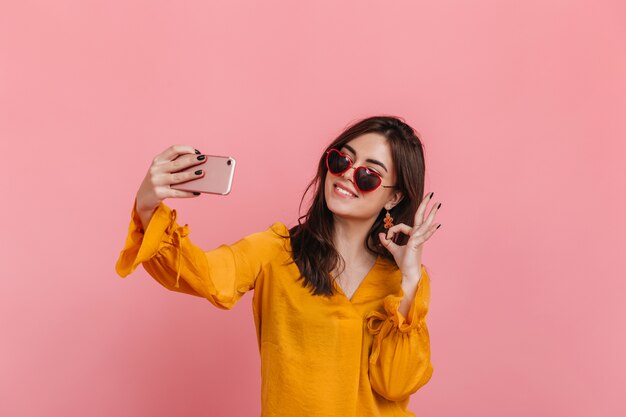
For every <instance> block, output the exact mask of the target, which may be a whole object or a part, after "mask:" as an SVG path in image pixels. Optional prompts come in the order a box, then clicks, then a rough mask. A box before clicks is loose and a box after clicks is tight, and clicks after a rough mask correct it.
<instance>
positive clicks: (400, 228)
mask: <svg viewBox="0 0 626 417" xmlns="http://www.w3.org/2000/svg"><path fill="white" fill-rule="evenodd" d="M411 230H412V229H411V226H409V225H407V224H404V223H398V224H395V225H393V226H391V227H390V228H389V229H387V234H386V236H387V239H393V237H394V236H395V235H396V234H398V233H400V232H402V233H404V234H407V235H408V234H410V233H411Z"/></svg>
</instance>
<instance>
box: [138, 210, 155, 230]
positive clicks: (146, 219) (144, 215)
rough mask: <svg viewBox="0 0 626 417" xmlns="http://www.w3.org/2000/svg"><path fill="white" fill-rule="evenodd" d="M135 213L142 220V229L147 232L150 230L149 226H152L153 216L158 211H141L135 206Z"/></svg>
mask: <svg viewBox="0 0 626 417" xmlns="http://www.w3.org/2000/svg"><path fill="white" fill-rule="evenodd" d="M135 211H136V212H137V215H138V216H139V219H140V220H141V228H142V230H143V231H144V232H145V231H146V229H148V225H149V224H150V220H151V219H152V215H153V214H154V212H155V211H156V207H155V208H152V209H150V210H145V209H139V207H138V206H135Z"/></svg>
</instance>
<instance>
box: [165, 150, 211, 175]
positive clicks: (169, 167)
mask: <svg viewBox="0 0 626 417" xmlns="http://www.w3.org/2000/svg"><path fill="white" fill-rule="evenodd" d="M206 161H207V158H206V155H196V154H193V155H189V154H185V155H182V156H181V157H180V158H178V159H175V160H174V161H169V162H165V163H162V164H161V165H157V168H156V169H158V170H159V171H163V172H167V173H174V172H180V171H184V170H186V169H187V168H190V167H192V166H195V165H200V164H204V163H205V162H206ZM194 171H196V170H194Z"/></svg>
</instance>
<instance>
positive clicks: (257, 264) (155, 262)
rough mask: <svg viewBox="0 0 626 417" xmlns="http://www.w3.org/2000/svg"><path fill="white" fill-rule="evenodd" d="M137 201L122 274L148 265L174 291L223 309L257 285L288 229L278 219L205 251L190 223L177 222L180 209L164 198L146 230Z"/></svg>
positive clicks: (119, 271)
mask: <svg viewBox="0 0 626 417" xmlns="http://www.w3.org/2000/svg"><path fill="white" fill-rule="evenodd" d="M135 205H136V200H135V203H133V208H132V211H131V216H130V217H131V219H130V224H129V227H128V234H127V237H126V244H125V245H124V249H123V250H122V251H121V253H120V255H119V258H118V260H117V264H116V266H115V270H116V272H117V274H118V275H120V276H121V277H122V278H124V277H126V276H128V275H129V274H130V273H132V272H133V271H134V270H135V269H136V268H137V266H138V265H139V264H142V265H143V267H144V269H145V270H146V272H148V274H150V275H151V276H152V277H153V278H154V279H155V280H156V281H157V282H158V283H159V284H161V285H162V286H164V287H165V288H167V289H168V290H171V291H177V292H181V293H186V294H190V295H195V296H198V297H203V298H206V299H208V300H209V301H210V302H211V303H212V304H213V305H215V306H216V307H218V308H221V309H231V308H232V307H233V306H234V305H235V303H236V302H237V301H238V300H239V299H240V298H241V297H242V296H243V294H244V293H245V292H247V291H249V290H251V289H252V288H254V284H255V280H256V278H257V276H258V275H259V274H260V272H261V270H262V268H263V266H264V264H266V263H267V262H268V261H269V260H270V259H272V258H273V257H275V256H276V255H277V252H278V251H279V250H280V248H281V241H282V238H281V237H280V234H284V232H286V227H285V226H284V225H283V224H282V223H280V222H276V223H274V224H273V225H272V226H271V227H269V228H268V229H267V230H265V231H262V232H257V233H253V234H251V235H248V236H246V237H244V238H242V239H240V240H239V241H237V242H235V243H234V244H232V245H226V244H222V245H220V246H219V247H217V248H215V249H213V250H210V251H204V250H202V249H201V248H199V247H198V246H196V245H194V244H193V243H192V242H191V240H190V239H189V237H188V235H189V233H190V230H189V227H188V226H189V225H187V224H185V225H184V226H180V225H179V224H178V223H177V222H176V216H177V214H176V210H173V209H170V208H169V207H168V206H167V205H165V204H164V203H163V202H161V203H160V204H159V206H158V207H157V208H156V209H155V211H154V213H153V215H152V218H151V220H150V223H149V224H148V227H147V229H146V230H143V228H142V225H141V219H140V217H139V215H138V213H137V211H136V207H135ZM281 226H282V227H281ZM287 233H288V231H287Z"/></svg>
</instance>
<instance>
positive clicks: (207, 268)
mask: <svg viewBox="0 0 626 417" xmlns="http://www.w3.org/2000/svg"><path fill="white" fill-rule="evenodd" d="M176 216H177V213H176V210H173V209H171V208H170V207H168V206H167V205H166V204H164V203H163V202H161V203H160V204H159V206H158V207H157V208H156V209H155V211H154V213H153V216H152V219H151V220H150V223H149V224H148V227H147V229H146V230H143V228H142V225H141V219H140V218H139V216H138V213H137V212H136V208H135V203H133V208H132V210H131V220H130V225H129V228H128V235H127V238H126V244H125V246H124V249H123V250H122V251H121V253H120V256H119V259H118V261H117V264H116V271H117V273H118V274H119V275H120V276H121V277H126V276H128V275H129V274H130V273H132V272H133V271H134V270H135V269H136V268H137V266H138V265H139V264H142V265H143V267H144V269H145V270H146V271H147V272H148V274H150V276H152V277H153V278H154V279H155V280H156V281H157V282H158V283H159V284H161V285H162V286H163V287H165V288H167V289H168V290H172V291H176V292H180V293H185V294H190V295H194V296H198V297H202V298H205V299H207V300H208V301H209V302H210V303H211V304H213V305H214V306H215V307H218V308H220V309H232V308H233V306H234V305H235V304H236V303H237V301H238V300H239V299H240V298H241V297H242V296H243V295H244V294H245V293H246V292H247V291H250V290H254V291H253V296H252V311H253V314H254V321H255V326H256V332H257V340H258V348H259V353H260V356H261V416H262V417H278V416H280V417H284V416H308V417H316V416H319V417H330V416H341V417H370V416H371V417H374V416H381V417H382V416H389V417H391V416H415V414H413V413H412V412H411V411H410V410H407V404H408V402H409V396H410V395H411V394H413V393H414V392H416V391H417V390H418V389H419V388H420V387H422V386H423V385H424V384H426V383H427V382H428V381H429V379H430V378H431V375H432V372H433V367H432V364H431V360H430V339H429V335H428V329H427V326H426V321H425V320H426V315H427V311H428V304H429V299H430V279H429V276H428V273H427V272H426V269H425V266H424V265H423V264H422V265H421V277H420V280H419V285H418V289H417V292H416V294H415V298H414V299H413V301H412V303H411V307H410V310H409V312H408V314H407V317H404V316H403V315H402V314H401V313H400V312H399V310H398V306H399V304H400V301H401V300H402V298H403V296H404V293H403V290H402V287H401V283H402V274H401V271H400V270H399V268H398V267H397V265H396V264H395V262H393V261H390V260H387V259H385V258H383V257H380V256H379V257H378V258H377V260H376V263H375V264H374V266H373V267H372V268H371V270H370V271H369V272H368V274H367V275H366V276H365V278H364V279H363V281H362V282H361V284H360V285H359V287H358V288H357V290H356V291H355V292H354V294H353V296H352V298H351V299H348V297H347V296H346V295H345V294H344V293H343V291H342V290H341V287H339V285H338V284H336V283H335V282H333V288H334V290H335V291H334V295H332V296H330V297H327V296H315V295H312V294H311V291H310V289H309V288H305V287H303V285H302V284H303V280H299V279H298V277H299V275H300V272H299V269H298V267H297V265H296V264H295V263H293V262H291V261H292V260H293V259H292V257H291V244H290V239H289V237H288V236H289V230H288V228H287V226H285V224H283V223H282V222H275V223H273V224H272V225H271V226H270V227H268V228H267V229H266V230H263V231H260V232H256V233H253V234H250V235H248V236H246V237H244V238H242V239H240V240H238V241H237V242H235V243H233V244H231V245H226V244H222V245H220V246H219V247H217V248H215V249H213V250H209V251H204V250H203V249H201V248H199V247H198V246H196V245H194V244H193V243H192V242H191V240H190V238H189V233H190V230H189V227H188V225H187V224H185V225H184V226H180V225H179V224H178V223H177V221H176ZM207 395H210V393H207Z"/></svg>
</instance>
